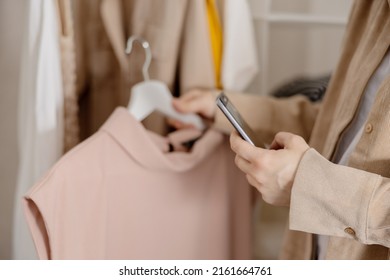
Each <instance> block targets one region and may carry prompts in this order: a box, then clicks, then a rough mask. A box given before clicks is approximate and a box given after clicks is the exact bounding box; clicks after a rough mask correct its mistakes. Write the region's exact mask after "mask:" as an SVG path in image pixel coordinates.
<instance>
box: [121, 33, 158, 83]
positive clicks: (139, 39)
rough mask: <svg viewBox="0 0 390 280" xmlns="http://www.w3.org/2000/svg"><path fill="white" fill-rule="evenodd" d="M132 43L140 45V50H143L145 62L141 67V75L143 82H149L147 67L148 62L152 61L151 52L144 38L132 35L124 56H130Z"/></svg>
mask: <svg viewBox="0 0 390 280" xmlns="http://www.w3.org/2000/svg"><path fill="white" fill-rule="evenodd" d="M134 41H137V42H138V43H140V44H141V46H142V48H143V49H144V50H145V61H144V65H143V66H142V75H143V76H144V80H145V81H147V80H149V72H148V71H149V66H150V62H151V61H152V51H151V49H150V45H149V42H148V41H146V40H145V39H144V38H142V37H140V36H136V35H133V36H131V37H129V39H128V40H127V44H126V50H125V52H126V54H130V53H131V50H132V49H133V43H134Z"/></svg>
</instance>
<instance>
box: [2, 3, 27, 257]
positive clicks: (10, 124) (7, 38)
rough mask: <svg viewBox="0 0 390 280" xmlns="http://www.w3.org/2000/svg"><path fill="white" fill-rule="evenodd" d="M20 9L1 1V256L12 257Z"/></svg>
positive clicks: (17, 4) (16, 4) (20, 25)
mask: <svg viewBox="0 0 390 280" xmlns="http://www.w3.org/2000/svg"><path fill="white" fill-rule="evenodd" d="M23 9H24V1H21V0H1V1H0V34H1V38H0V259H10V258H11V244H12V242H11V241H12V231H11V230H12V215H13V204H14V190H15V185H16V174H17V164H18V162H17V159H18V155H17V135H16V133H17V102H18V99H17V98H18V77H19V65H20V51H21V40H22V35H21V33H22V26H23V14H24V10H23Z"/></svg>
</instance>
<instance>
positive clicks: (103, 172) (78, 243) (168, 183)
mask: <svg viewBox="0 0 390 280" xmlns="http://www.w3.org/2000/svg"><path fill="white" fill-rule="evenodd" d="M195 135H197V136H199V132H198V134H196V133H195V134H194V131H193V130H189V131H188V130H184V131H178V132H174V133H171V134H169V135H168V136H167V137H163V136H160V135H158V134H155V133H153V132H150V131H147V130H146V129H145V128H144V127H143V126H142V124H141V123H139V122H138V121H136V120H135V119H134V118H133V117H132V116H131V115H130V114H129V112H128V111H127V110H126V109H125V108H118V109H116V110H115V112H114V113H113V114H112V116H111V117H110V118H109V119H108V120H107V122H106V123H105V124H104V125H103V126H102V128H101V129H100V130H99V131H98V132H96V133H95V134H94V135H93V136H92V137H90V138H89V139H87V140H86V141H84V142H83V143H81V144H79V145H78V146H77V147H76V148H74V149H73V150H71V151H70V152H69V153H67V154H66V155H65V156H64V157H63V158H62V159H61V160H60V161H59V162H58V163H57V164H56V165H55V166H54V167H53V168H52V169H51V170H50V171H49V172H48V173H47V174H46V175H45V176H44V177H43V178H42V179H41V180H40V181H39V182H38V183H37V184H36V185H35V186H34V187H33V188H31V189H30V191H29V192H28V193H27V195H26V198H25V201H24V206H25V213H26V217H27V220H28V222H29V225H30V229H31V232H32V235H33V237H34V242H35V245H36V248H37V251H38V254H39V257H40V258H41V259H250V258H251V237H250V234H251V203H250V201H251V198H250V190H251V188H250V187H249V186H248V184H247V182H246V179H245V176H244V175H243V174H242V173H241V172H240V171H239V170H238V169H237V168H236V167H235V165H234V155H233V153H232V152H231V151H230V147H229V144H228V141H227V139H226V136H224V135H222V134H221V133H219V132H217V131H213V130H208V131H206V132H205V133H204V134H203V135H201V138H200V139H199V140H197V141H196V143H195V144H194V146H193V147H192V149H191V150H190V151H188V152H183V151H182V149H179V150H178V149H177V147H179V146H181V143H182V142H183V141H186V140H189V139H188V137H190V140H191V139H192V138H193V137H194V136H195ZM172 149H173V151H172Z"/></svg>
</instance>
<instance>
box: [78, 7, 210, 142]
mask: <svg viewBox="0 0 390 280" xmlns="http://www.w3.org/2000/svg"><path fill="white" fill-rule="evenodd" d="M73 4H74V8H75V10H76V13H75V14H76V20H75V30H76V39H77V40H76V50H77V53H78V55H77V61H78V64H77V67H78V68H77V69H78V70H77V73H78V76H77V83H78V85H79V87H78V88H79V91H80V95H81V98H80V99H81V100H80V104H81V108H80V112H81V114H82V117H81V123H82V124H81V126H82V128H81V133H82V138H86V137H87V136H89V135H91V134H92V133H93V132H95V131H96V130H98V129H99V127H100V126H101V125H102V124H103V123H104V121H105V120H106V119H107V118H108V117H109V115H110V114H111V113H112V112H113V110H114V109H115V108H116V107H117V106H127V104H128V103H129V98H130V89H131V87H132V86H133V85H134V84H136V83H138V82H140V81H142V80H143V78H142V73H141V69H142V64H143V62H144V52H143V50H142V48H140V47H139V46H137V45H136V46H135V48H134V49H133V51H132V53H131V55H130V56H126V55H125V52H124V50H125V45H126V40H127V39H128V37H130V36H132V35H137V36H140V37H143V38H144V39H145V40H147V41H148V42H149V43H150V46H151V50H152V54H153V58H152V63H151V66H150V69H149V73H150V77H151V79H157V80H160V81H162V82H164V83H165V84H166V85H167V86H168V88H169V89H170V90H171V91H172V93H173V94H174V95H175V96H179V95H181V94H183V93H185V92H186V91H187V90H189V89H192V88H195V87H201V88H214V87H215V78H214V73H213V71H214V70H213V61H212V55H211V46H210V43H209V33H208V27H207V22H206V6H205V2H204V1H188V0H161V1H154V0H99V1H97V0H85V1H75V0H74V1H73ZM144 124H146V127H147V128H148V129H151V130H153V131H156V132H159V133H160V134H162V133H164V132H166V122H165V120H161V119H159V118H155V119H152V120H150V121H149V120H147V121H146V122H144Z"/></svg>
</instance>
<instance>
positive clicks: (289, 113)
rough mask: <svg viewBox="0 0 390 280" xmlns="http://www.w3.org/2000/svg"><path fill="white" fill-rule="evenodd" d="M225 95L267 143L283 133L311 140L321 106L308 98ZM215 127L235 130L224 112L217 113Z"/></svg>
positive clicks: (227, 131) (233, 93) (228, 130)
mask: <svg viewBox="0 0 390 280" xmlns="http://www.w3.org/2000/svg"><path fill="white" fill-rule="evenodd" d="M225 93H226V95H227V96H228V97H229V99H230V100H231V102H232V103H233V104H234V106H236V107H237V109H238V111H239V112H240V114H241V115H242V117H243V118H244V119H245V120H246V121H247V122H248V124H249V126H250V127H252V129H253V130H254V131H255V132H256V133H257V134H258V138H259V139H260V140H261V141H263V142H264V143H266V144H267V143H271V142H272V140H273V138H274V136H275V134H276V133H277V132H279V131H287V132H292V133H295V134H298V135H300V136H302V137H303V138H305V139H306V140H307V141H308V140H309V136H310V134H311V131H312V128H313V125H314V122H315V119H316V117H317V113H318V109H319V106H320V104H319V103H312V102H310V101H309V100H308V99H307V98H306V97H304V96H294V97H290V98H273V97H269V96H256V95H251V94H239V93H235V92H225ZM214 127H215V128H217V129H219V130H222V131H224V132H226V133H230V131H231V130H232V129H233V127H232V126H231V125H230V123H229V121H228V120H227V119H226V117H225V116H224V115H223V113H221V112H220V110H217V113H216V116H215V123H214Z"/></svg>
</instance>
